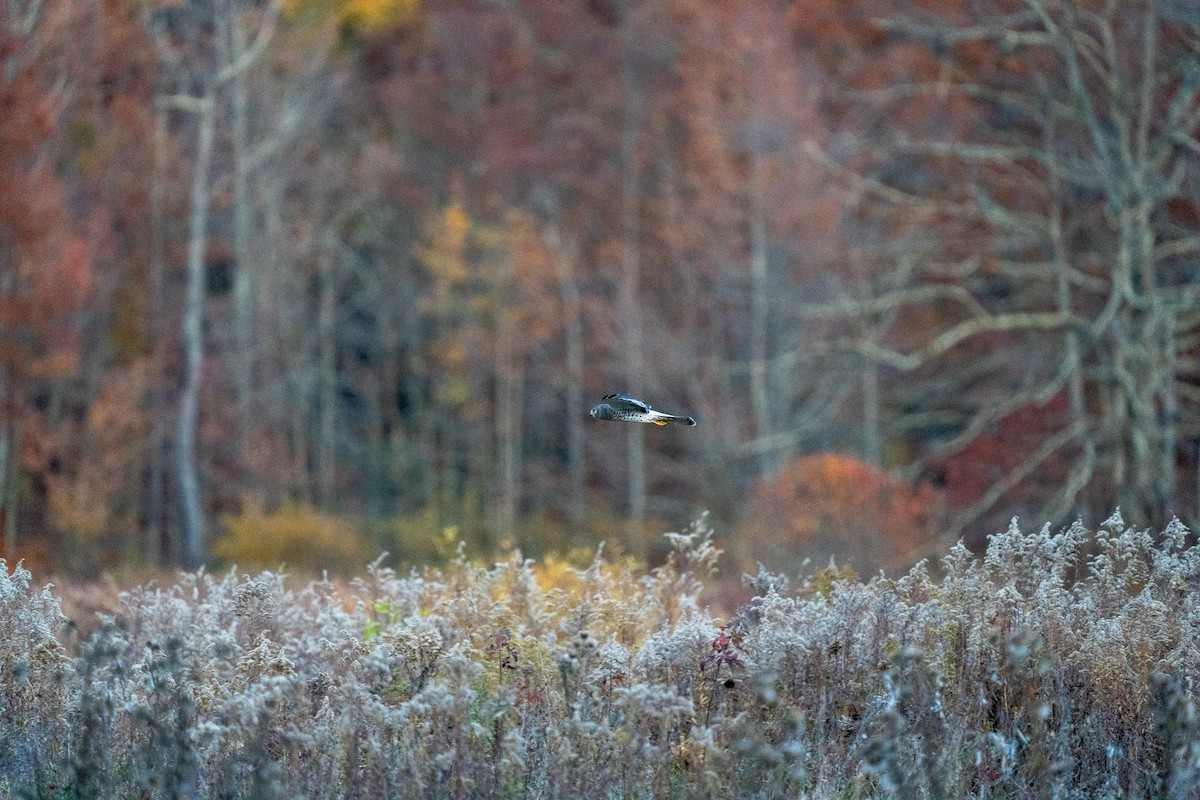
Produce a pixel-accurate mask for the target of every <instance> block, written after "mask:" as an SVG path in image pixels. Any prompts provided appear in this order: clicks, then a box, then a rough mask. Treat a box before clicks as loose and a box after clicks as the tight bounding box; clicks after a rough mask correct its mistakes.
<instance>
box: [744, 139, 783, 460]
mask: <svg viewBox="0 0 1200 800" xmlns="http://www.w3.org/2000/svg"><path fill="white" fill-rule="evenodd" d="M756 145H757V143H756ZM763 184H764V176H763V156H762V153H760V152H758V146H756V147H755V151H754V152H752V153H751V154H750V407H751V408H752V409H753V412H754V436H755V437H757V438H758V439H761V440H764V441H765V440H766V439H768V437H770V436H771V434H772V433H773V432H774V426H773V425H772V424H771V400H770V397H769V395H768V391H767V314H768V306H769V303H768V297H767V291H768V289H767V219H766V209H765V208H764V206H765V203H766V198H765V197H764V196H763V192H764V191H765V187H764V185H763ZM777 452H778V451H777V450H773V449H764V450H763V451H762V452H761V453H760V454H759V471H760V472H763V473H768V474H769V473H770V472H772V471H773V470H774V468H775V461H776V457H775V453H777Z"/></svg>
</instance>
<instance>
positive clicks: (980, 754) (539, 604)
mask: <svg viewBox="0 0 1200 800" xmlns="http://www.w3.org/2000/svg"><path fill="white" fill-rule="evenodd" d="M667 537H668V539H669V542H670V544H671V556H670V558H669V559H668V561H667V562H666V563H665V564H664V565H663V566H662V567H660V568H657V569H654V570H652V571H649V572H638V571H634V570H632V569H631V568H630V567H628V566H626V565H623V564H622V563H619V562H616V561H611V560H606V559H605V558H603V557H602V554H600V553H598V554H597V556H596V559H595V560H594V562H593V563H592V564H591V565H590V566H587V567H585V568H575V567H570V566H566V565H565V564H563V563H561V562H557V561H554V560H548V561H545V562H540V563H534V562H532V561H528V560H523V559H522V558H521V557H520V556H519V555H514V556H513V557H512V558H510V559H509V560H507V561H504V562H502V563H497V564H493V565H490V566H489V565H482V564H478V563H473V562H471V561H470V560H468V559H467V558H465V557H460V558H458V559H457V560H455V561H454V562H453V563H451V564H449V565H448V566H446V567H443V568H439V569H432V568H430V569H426V570H423V571H419V572H417V571H414V572H411V573H409V574H397V573H396V572H395V571H393V570H391V569H388V568H385V567H382V566H380V565H379V564H376V565H372V566H371V567H370V568H369V569H367V570H366V572H365V575H364V576H363V577H361V578H359V579H356V580H354V581H351V582H333V581H328V580H321V581H315V582H312V583H309V584H308V585H306V586H302V587H292V586H291V582H290V581H288V580H286V579H285V577H284V576H283V575H281V574H278V573H271V572H264V573H260V574H253V575H243V574H240V573H239V572H238V571H237V570H230V571H229V572H228V573H225V574H207V573H197V574H187V575H182V576H181V577H179V579H178V581H177V582H172V583H171V584H170V585H166V584H163V585H157V584H154V583H151V584H147V585H143V586H141V587H139V588H135V589H132V590H130V591H126V592H123V593H122V594H121V595H120V597H119V601H118V607H117V608H116V609H115V610H114V611H113V613H112V614H110V615H105V616H102V617H101V618H100V619H99V620H96V621H92V622H91V623H90V624H88V621H86V620H75V621H74V622H72V621H68V619H67V618H66V617H65V616H64V614H63V606H62V600H61V597H60V594H59V593H58V590H57V589H55V588H54V587H49V586H47V587H40V586H38V585H36V584H35V583H34V582H33V581H32V578H31V575H30V573H29V572H28V571H26V570H25V569H24V568H23V567H21V566H20V565H17V566H15V567H14V566H13V565H7V566H6V568H5V569H4V570H3V571H2V572H0V630H2V631H3V636H2V637H0V796H4V797H14V798H60V797H61V798H68V797H79V798H83V797H89V798H90V797H103V798H272V797H289V798H326V797H338V798H342V797H376V798H384V797H395V798H474V797H498V798H605V799H608V798H648V797H654V798H659V797H662V798H671V797H676V798H731V797H744V798H814V799H817V798H821V799H824V798H847V799H848V798H884V797H896V798H966V797H971V798H1063V799H1064V800H1073V799H1074V798H1106V797H1110V798H1118V797H1120V798H1125V797H1129V798H1187V797H1196V796H1197V792H1200V736H1198V732H1200V731H1198V722H1197V717H1196V710H1195V697H1196V677H1197V675H1198V668H1200V646H1198V642H1200V638H1198V636H1197V633H1198V628H1200V550H1198V549H1197V547H1196V546H1195V544H1194V540H1193V539H1192V537H1191V534H1190V533H1189V531H1188V530H1186V529H1185V528H1184V526H1183V525H1181V524H1179V523H1173V524H1171V525H1169V526H1168V527H1167V528H1166V529H1165V530H1164V531H1162V532H1149V531H1145V530H1139V529H1136V528H1131V527H1127V526H1126V525H1125V523H1124V522H1123V521H1122V520H1121V518H1120V515H1119V514H1114V515H1113V517H1112V518H1110V519H1109V520H1108V521H1107V522H1105V523H1104V524H1103V525H1102V526H1100V527H1099V528H1098V529H1097V530H1094V531H1091V530H1088V529H1085V528H1084V527H1083V526H1082V525H1078V524H1077V525H1075V526H1072V527H1070V528H1067V529H1065V530H1061V531H1052V530H1050V529H1049V528H1043V529H1041V530H1022V529H1021V528H1020V527H1019V526H1018V525H1017V524H1016V522H1014V523H1013V525H1012V526H1011V527H1009V529H1008V530H1007V531H1005V532H1002V533H999V534H997V535H995V536H993V537H992V538H991V540H990V544H989V547H988V550H987V552H986V554H985V555H983V556H981V557H976V556H974V555H972V554H971V553H969V552H968V551H967V550H966V549H965V548H963V547H962V546H961V545H960V546H958V547H956V548H955V549H954V550H953V551H951V552H950V553H949V554H948V555H946V556H945V557H944V558H942V559H940V560H939V561H935V562H932V563H923V564H920V565H918V566H916V567H914V568H913V569H912V570H911V571H909V572H908V573H907V574H905V575H903V576H902V577H898V578H895V579H891V578H885V577H882V576H880V577H875V578H873V579H870V580H869V581H862V580H859V579H857V578H852V577H848V576H847V575H846V574H843V573H839V572H838V571H836V570H821V571H817V572H814V573H812V574H810V575H808V576H807V577H804V578H796V577H793V578H792V579H791V580H789V579H788V578H787V577H785V576H782V575H774V574H771V573H769V572H767V571H765V570H761V571H760V572H759V573H758V574H757V575H752V576H746V577H745V579H744V580H745V582H746V585H747V587H748V588H749V589H750V590H751V592H752V593H753V595H754V597H753V599H752V600H750V601H749V602H748V603H746V604H744V605H742V606H741V607H739V608H737V609H736V610H733V611H732V612H731V613H729V614H727V615H721V616H717V615H716V614H714V613H713V612H712V611H710V610H709V608H708V604H707V602H706V586H707V585H709V583H710V581H711V578H710V576H711V575H712V573H713V571H714V569H715V567H716V566H717V563H718V559H719V557H720V553H719V551H718V550H717V549H716V547H715V546H714V544H713V540H712V533H711V531H710V530H709V529H708V528H707V527H706V525H705V523H704V522H703V520H701V521H699V522H697V523H696V524H694V525H693V526H692V527H691V528H689V529H688V530H686V531H684V532H682V533H674V534H667ZM85 625H86V626H87V627H91V628H94V630H92V631H90V632H85Z"/></svg>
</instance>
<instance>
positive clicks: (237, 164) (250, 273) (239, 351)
mask: <svg viewBox="0 0 1200 800" xmlns="http://www.w3.org/2000/svg"><path fill="white" fill-rule="evenodd" d="M229 26H230V30H229V32H230V39H231V57H230V62H231V63H235V62H237V61H238V59H240V58H241V57H242V54H243V53H245V51H246V30H245V28H244V26H243V25H242V18H241V15H240V14H239V13H237V9H234V10H233V11H232V13H231V14H230V20H229ZM230 102H231V112H232V119H231V137H232V145H233V252H234V260H235V264H236V266H235V269H234V274H233V328H234V357H233V369H234V390H235V392H236V398H235V404H236V413H237V443H236V446H237V456H238V460H239V461H241V460H242V459H243V458H244V457H245V454H246V448H247V443H248V442H249V440H250V426H251V421H252V419H253V415H252V413H251V405H250V403H251V392H252V389H253V385H252V374H253V373H252V370H253V364H254V337H253V327H254V325H253V320H254V264H253V261H252V259H251V254H250V227H251V207H250V204H251V199H250V163H249V153H248V152H247V151H248V147H249V115H248V113H247V89H246V71H245V70H238V71H236V72H235V73H234V74H233V77H232V78H231V79H230ZM246 474H249V473H246Z"/></svg>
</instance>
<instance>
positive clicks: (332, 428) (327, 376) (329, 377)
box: [316, 254, 337, 504]
mask: <svg viewBox="0 0 1200 800" xmlns="http://www.w3.org/2000/svg"><path fill="white" fill-rule="evenodd" d="M320 259H321V262H320V266H319V267H318V278H317V280H318V283H319V289H318V292H319V295H318V300H317V430H318V431H319V438H318V440H317V454H316V455H317V457H316V462H317V463H316V468H317V475H316V495H317V501H318V502H319V503H322V504H325V503H328V502H330V500H331V499H332V497H333V478H334V465H335V462H336V448H337V416H336V411H337V341H336V337H337V320H336V310H337V309H336V304H337V291H336V286H335V281H334V275H333V262H332V258H331V256H329V255H328V254H322V255H321V256H320Z"/></svg>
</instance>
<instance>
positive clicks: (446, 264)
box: [417, 202, 471, 294]
mask: <svg viewBox="0 0 1200 800" xmlns="http://www.w3.org/2000/svg"><path fill="white" fill-rule="evenodd" d="M470 236H471V218H470V217H469V216H468V215H467V212H466V209H464V208H463V207H462V204H461V203H457V202H455V203H451V204H450V205H448V206H446V207H445V208H444V209H442V212H441V214H439V215H438V216H437V217H435V218H434V219H433V221H432V222H431V223H430V225H429V227H428V229H427V232H426V238H427V240H428V244H427V245H425V246H424V247H422V248H420V249H419V250H418V252H417V256H418V258H419V259H420V260H421V263H422V264H424V265H425V269H427V270H428V271H429V274H430V275H431V276H433V279H434V281H435V282H436V284H437V287H438V290H439V291H438V293H439V294H444V293H445V292H446V291H448V290H449V289H451V288H453V287H455V286H458V285H460V284H462V283H463V282H465V281H466V280H467V278H468V277H469V275H470V269H469V267H468V264H467V245H468V243H469V240H470Z"/></svg>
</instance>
